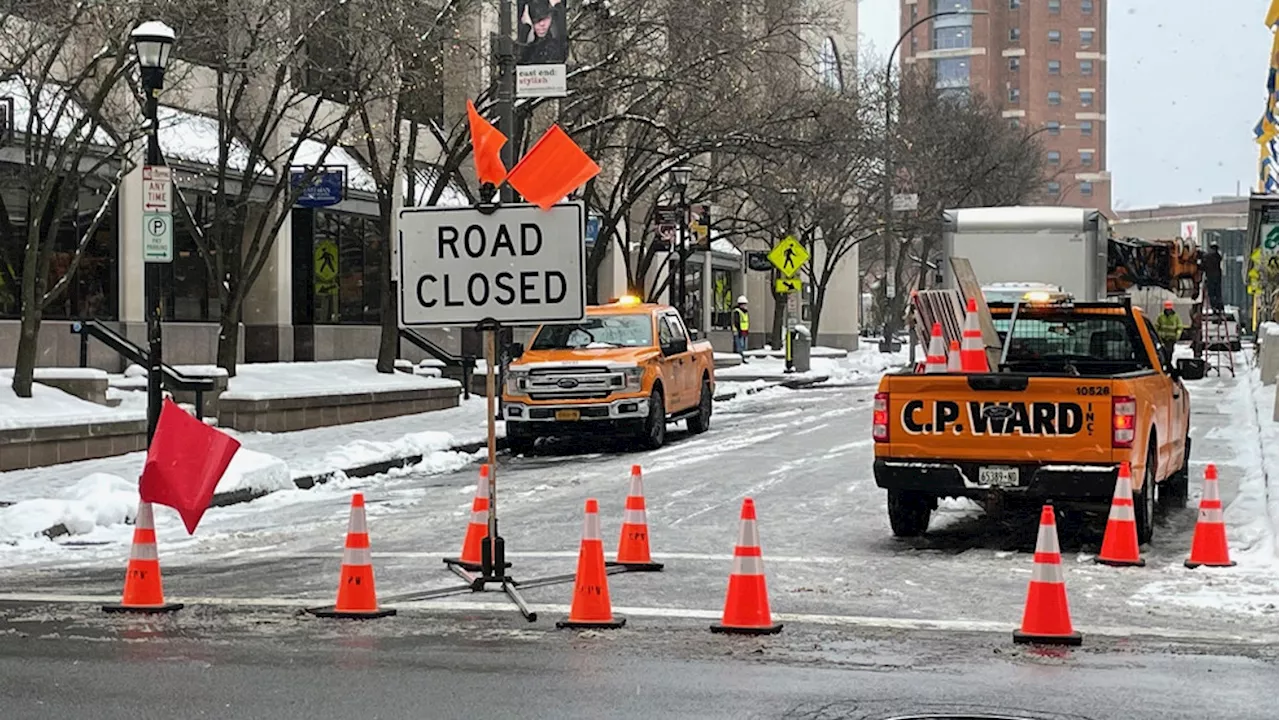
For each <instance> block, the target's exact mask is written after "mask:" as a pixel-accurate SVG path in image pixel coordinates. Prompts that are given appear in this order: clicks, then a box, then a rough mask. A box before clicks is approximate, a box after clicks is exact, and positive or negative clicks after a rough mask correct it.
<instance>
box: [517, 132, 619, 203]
mask: <svg viewBox="0 0 1280 720" xmlns="http://www.w3.org/2000/svg"><path fill="white" fill-rule="evenodd" d="M599 172H600V166H599V165H597V164H596V163H595V161H594V160H592V159H591V158H589V157H587V154H586V153H584V152H582V148H580V147H578V145H577V143H575V142H574V141H573V139H572V138H570V137H569V135H568V134H567V133H565V131H564V130H561V129H560V126H559V125H552V126H551V129H550V130H548V131H547V132H546V133H545V134H543V136H542V137H541V138H538V142H536V143H534V146H533V147H532V148H530V149H529V152H528V153H526V154H525V156H524V157H523V158H521V159H520V162H518V163H516V166H515V168H513V169H512V170H511V174H509V175H508V176H507V182H508V183H510V185H511V187H513V188H515V189H516V192H518V193H520V194H521V195H523V196H524V198H525V199H526V200H528V201H529V202H531V203H533V204H535V205H537V206H538V207H540V208H542V209H543V210H550V209H551V206H553V205H555V204H556V203H558V202H560V201H561V200H563V199H564V198H565V197H566V196H568V194H569V193H571V192H573V191H574V190H576V189H578V188H579V187H582V185H583V184H584V183H586V182H587V181H588V180H590V179H591V178H593V177H595V176H596V175H597V174H599Z"/></svg>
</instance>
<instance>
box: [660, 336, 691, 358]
mask: <svg viewBox="0 0 1280 720" xmlns="http://www.w3.org/2000/svg"><path fill="white" fill-rule="evenodd" d="M688 350H689V341H688V340H685V339H684V338H676V339H675V340H672V341H671V342H670V343H668V344H667V346H666V347H664V348H663V349H662V354H664V355H679V354H680V353H682V352H688Z"/></svg>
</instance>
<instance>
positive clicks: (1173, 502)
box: [1160, 436, 1191, 508]
mask: <svg viewBox="0 0 1280 720" xmlns="http://www.w3.org/2000/svg"><path fill="white" fill-rule="evenodd" d="M1185 447H1186V451H1185V452H1184V453H1183V457H1182V467H1181V468H1180V469H1179V470H1178V472H1176V473H1174V474H1172V475H1170V476H1169V478H1168V479H1167V480H1165V481H1164V482H1163V483H1161V484H1160V504H1161V505H1163V506H1164V507H1167V508H1183V507H1186V506H1187V496H1188V495H1189V492H1190V487H1189V486H1190V482H1191V437H1190V436H1188V437H1187V439H1186V445H1185Z"/></svg>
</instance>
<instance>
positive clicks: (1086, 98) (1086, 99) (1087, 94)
mask: <svg viewBox="0 0 1280 720" xmlns="http://www.w3.org/2000/svg"><path fill="white" fill-rule="evenodd" d="M1080 107H1093V91H1092V90H1081V91H1080Z"/></svg>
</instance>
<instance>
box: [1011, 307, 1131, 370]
mask: <svg viewBox="0 0 1280 720" xmlns="http://www.w3.org/2000/svg"><path fill="white" fill-rule="evenodd" d="M1024 312H1025V311H1024ZM1032 312H1034V311H1032ZM993 321H994V324H995V327H996V331H997V332H998V333H999V334H1000V341H1001V342H1002V343H1007V344H1008V346H1009V353H1008V356H1007V357H1006V359H1005V366H1006V367H1008V368H1010V369H1012V370H1021V371H1025V372H1037V371H1039V372H1059V371H1063V370H1066V371H1068V372H1075V373H1078V374H1080V375H1112V374H1116V373H1125V372H1133V371H1137V370H1146V369H1150V368H1151V362H1150V360H1149V359H1148V358H1147V353H1146V351H1145V349H1144V346H1143V345H1142V342H1141V340H1140V339H1139V338H1138V337H1137V336H1136V335H1135V334H1134V332H1133V329H1132V324H1131V323H1130V322H1129V321H1128V317H1126V316H1123V315H1090V314H1083V313H1054V314H1042V313H1038V312H1035V313H1034V314H1028V315H1022V314H1020V315H1019V316H1018V319H1017V322H1016V323H1015V324H1014V326H1013V333H1012V337H1011V338H1010V333H1009V324H1010V320H1009V318H1007V317H1006V318H993Z"/></svg>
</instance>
